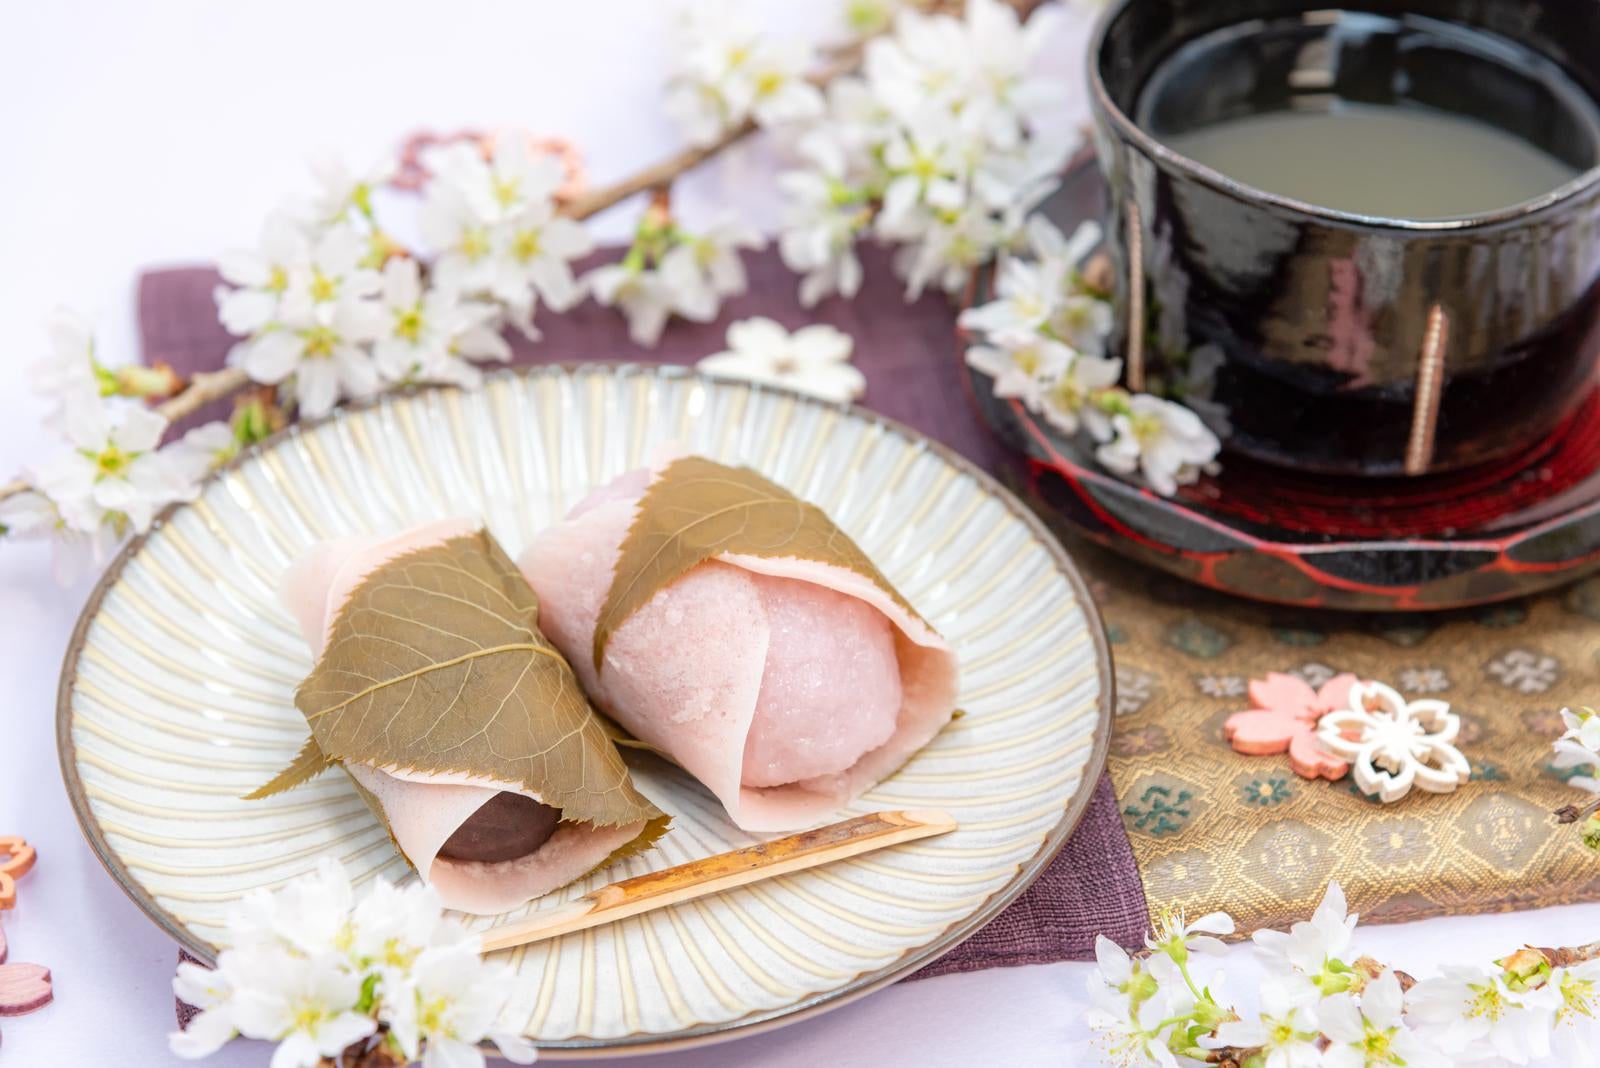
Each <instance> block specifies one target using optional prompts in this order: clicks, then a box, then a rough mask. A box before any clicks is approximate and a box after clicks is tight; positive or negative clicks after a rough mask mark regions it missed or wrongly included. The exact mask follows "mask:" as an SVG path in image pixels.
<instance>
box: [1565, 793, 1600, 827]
mask: <svg viewBox="0 0 1600 1068" xmlns="http://www.w3.org/2000/svg"><path fill="white" fill-rule="evenodd" d="M1596 812H1600V797H1597V798H1595V799H1594V800H1593V801H1590V802H1589V803H1588V804H1587V805H1584V806H1583V807H1582V808H1579V807H1578V806H1577V805H1562V806H1561V807H1560V808H1558V809H1556V810H1555V813H1554V814H1555V817H1556V822H1557V823H1577V822H1578V821H1579V820H1581V819H1586V818H1588V817H1589V816H1593V815H1594V814H1595V813H1596Z"/></svg>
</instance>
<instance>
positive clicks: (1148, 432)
mask: <svg viewBox="0 0 1600 1068" xmlns="http://www.w3.org/2000/svg"><path fill="white" fill-rule="evenodd" d="M1128 425H1129V427H1131V428H1132V430H1133V436H1134V439H1135V440H1137V441H1138V442H1139V444H1141V445H1150V444H1152V443H1154V442H1156V441H1159V440H1160V438H1161V430H1162V426H1163V424H1162V422H1161V418H1160V416H1155V415H1133V416H1129V417H1128Z"/></svg>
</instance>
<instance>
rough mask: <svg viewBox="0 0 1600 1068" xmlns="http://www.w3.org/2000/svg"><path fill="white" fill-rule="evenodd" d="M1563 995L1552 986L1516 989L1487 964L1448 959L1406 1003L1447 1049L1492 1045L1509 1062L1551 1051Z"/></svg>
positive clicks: (1429, 1035)
mask: <svg viewBox="0 0 1600 1068" xmlns="http://www.w3.org/2000/svg"><path fill="white" fill-rule="evenodd" d="M1559 1001H1560V995H1559V993H1557V992H1556V991H1553V990H1551V989H1550V988H1549V987H1548V986H1544V987H1541V988H1539V989H1536V990H1531V991H1521V992H1519V991H1514V990H1511V989H1510V988H1509V987H1508V986H1507V985H1506V983H1505V980H1504V979H1503V977H1502V976H1500V975H1497V974H1493V973H1491V972H1489V971H1487V970H1485V969H1483V968H1480V967H1475V966H1471V965H1446V966H1444V967H1442V968H1440V974H1439V975H1438V976H1437V977H1434V978H1429V979H1423V980H1422V981H1421V982H1419V983H1418V984H1417V985H1416V986H1414V987H1412V988H1411V990H1410V991H1409V992H1407V994H1406V998H1405V1007H1406V1011H1407V1012H1408V1013H1409V1014H1410V1016H1411V1018H1412V1020H1413V1021H1414V1022H1415V1023H1416V1024H1418V1025H1420V1027H1421V1028H1422V1033H1423V1034H1424V1036H1425V1037H1427V1038H1429V1039H1431V1040H1432V1041H1433V1042H1434V1043H1435V1044H1436V1045H1437V1047H1438V1048H1440V1049H1441V1050H1443V1051H1444V1052H1445V1053H1448V1054H1460V1053H1463V1052H1467V1051H1471V1052H1472V1053H1474V1054H1478V1053H1482V1052H1489V1051H1492V1052H1493V1054H1494V1055H1495V1056H1497V1057H1499V1058H1501V1059H1502V1060H1503V1061H1505V1062H1507V1063H1510V1064H1529V1063H1531V1062H1533V1061H1534V1060H1536V1059H1538V1058H1540V1057H1545V1056H1548V1055H1549V1053H1550V1033H1551V1028H1552V1027H1553V1026H1554V1021H1555V1015H1556V1010H1557V1007H1558V1004H1559Z"/></svg>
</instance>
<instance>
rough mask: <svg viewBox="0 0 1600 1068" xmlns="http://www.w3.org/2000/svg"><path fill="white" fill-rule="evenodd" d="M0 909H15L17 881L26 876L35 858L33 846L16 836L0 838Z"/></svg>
mask: <svg viewBox="0 0 1600 1068" xmlns="http://www.w3.org/2000/svg"><path fill="white" fill-rule="evenodd" d="M0 857H4V858H5V859H4V860H0V909H9V908H15V907H16V904H17V880H18V879H20V878H22V877H23V876H24V875H26V874H28V872H29V870H31V869H32V868H33V862H34V860H35V859H36V858H37V854H36V853H35V852H34V849H33V846H31V845H29V844H28V843H27V842H26V841H25V840H24V839H22V838H18V837H16V836H9V837H0Z"/></svg>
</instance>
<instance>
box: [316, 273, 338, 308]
mask: <svg viewBox="0 0 1600 1068" xmlns="http://www.w3.org/2000/svg"><path fill="white" fill-rule="evenodd" d="M338 295H339V280H338V279H337V278H329V277H328V276H327V275H325V274H323V273H322V272H321V271H320V270H317V271H313V272H312V275H311V299H312V300H314V301H316V302H317V303H318V304H322V303H325V302H327V301H330V300H332V299H333V298H334V297H337V296H338Z"/></svg>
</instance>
